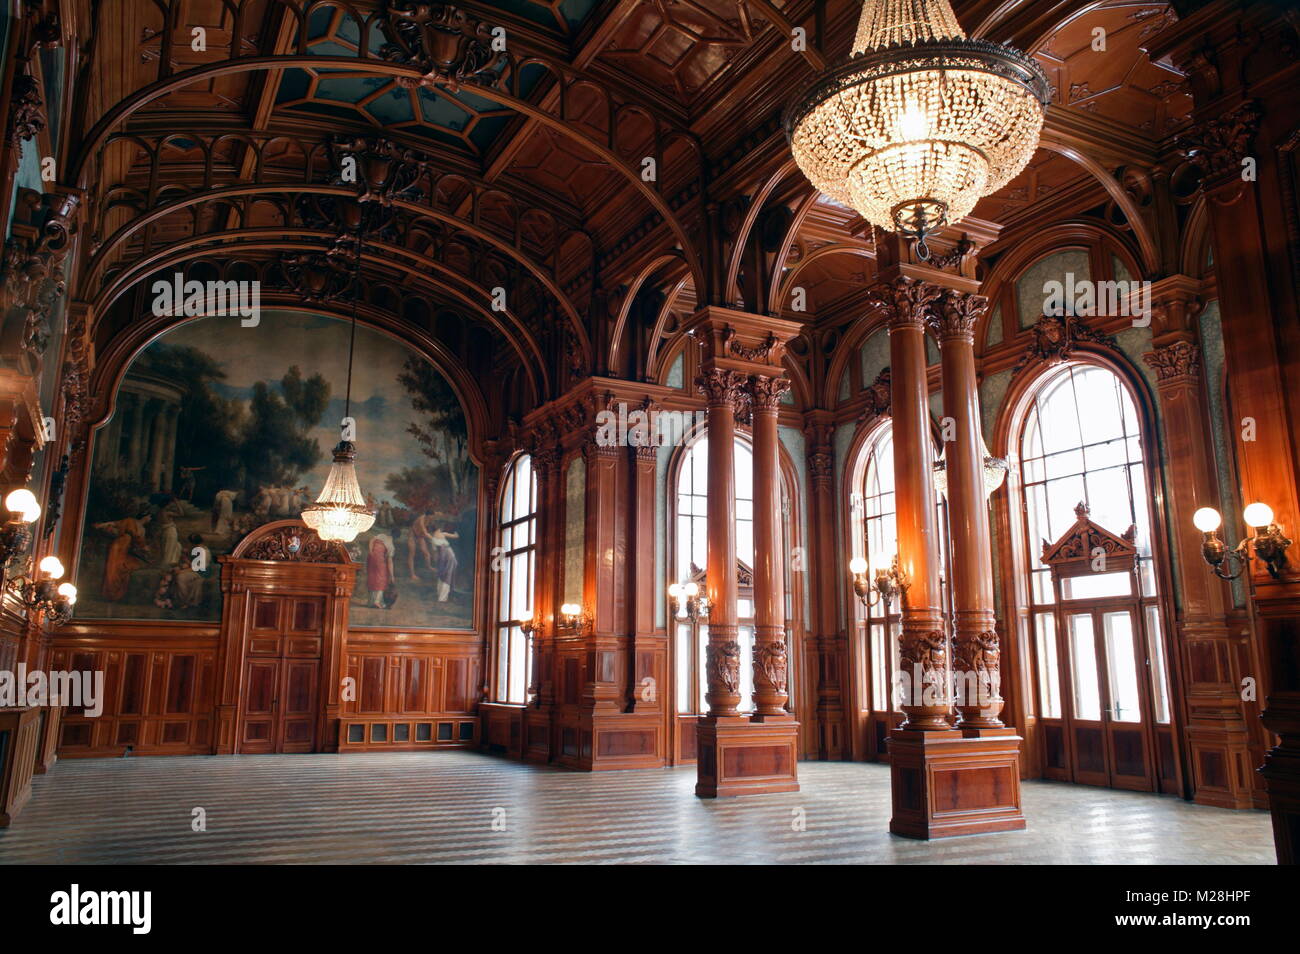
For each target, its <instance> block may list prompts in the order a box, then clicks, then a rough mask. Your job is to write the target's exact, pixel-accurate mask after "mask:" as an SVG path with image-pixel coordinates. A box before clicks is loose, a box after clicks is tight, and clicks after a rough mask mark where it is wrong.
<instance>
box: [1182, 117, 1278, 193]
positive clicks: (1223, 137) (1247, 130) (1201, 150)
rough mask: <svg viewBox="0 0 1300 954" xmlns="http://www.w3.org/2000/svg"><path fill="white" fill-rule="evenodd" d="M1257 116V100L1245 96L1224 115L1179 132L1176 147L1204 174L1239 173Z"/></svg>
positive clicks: (1216, 175) (1211, 175)
mask: <svg viewBox="0 0 1300 954" xmlns="http://www.w3.org/2000/svg"><path fill="white" fill-rule="evenodd" d="M1259 120H1260V111H1259V104H1258V103H1256V102H1255V101H1254V100H1247V101H1246V102H1244V103H1242V104H1241V105H1239V106H1238V107H1237V108H1236V109H1234V110H1232V112H1230V113H1228V114H1227V115H1225V116H1222V117H1220V118H1219V119H1211V120H1207V121H1206V122H1203V123H1201V124H1200V125H1197V126H1194V127H1193V128H1192V129H1191V131H1190V132H1188V133H1187V134H1186V135H1184V136H1180V137H1179V138H1178V140H1177V147H1178V151H1179V152H1180V153H1182V155H1183V157H1184V158H1185V159H1186V160H1187V161H1188V162H1190V163H1191V164H1192V165H1194V166H1195V167H1196V168H1197V169H1199V170H1200V172H1201V175H1202V176H1204V177H1206V178H1217V177H1219V176H1238V177H1240V175H1241V171H1242V165H1241V163H1242V160H1243V159H1245V158H1246V157H1247V156H1248V155H1249V154H1250V145H1251V140H1253V139H1254V138H1255V131H1256V130H1257V129H1258V128H1259Z"/></svg>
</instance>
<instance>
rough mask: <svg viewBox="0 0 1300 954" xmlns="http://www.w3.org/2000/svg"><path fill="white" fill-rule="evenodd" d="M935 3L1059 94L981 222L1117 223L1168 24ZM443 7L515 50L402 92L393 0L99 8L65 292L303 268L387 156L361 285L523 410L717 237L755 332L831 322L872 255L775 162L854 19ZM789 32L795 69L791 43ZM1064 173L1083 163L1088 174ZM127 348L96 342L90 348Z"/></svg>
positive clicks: (845, 5)
mask: <svg viewBox="0 0 1300 954" xmlns="http://www.w3.org/2000/svg"><path fill="white" fill-rule="evenodd" d="M82 2H83V3H84V4H86V5H87V6H88V5H89V0H82ZM424 6H425V7H427V8H439V9H440V8H442V7H443V6H444V5H442V4H426V5H424ZM955 6H956V9H957V11H958V14H959V16H961V17H962V18H963V22H965V24H966V27H967V29H968V30H970V31H976V30H980V31H983V33H984V35H987V36H990V37H991V38H994V39H1012V40H1014V41H1016V42H1018V43H1019V45H1021V46H1022V47H1024V48H1028V49H1030V51H1031V52H1032V53H1033V55H1034V56H1036V57H1037V59H1038V60H1039V62H1040V63H1041V64H1042V65H1043V67H1044V69H1045V70H1046V71H1047V73H1048V76H1049V78H1050V80H1051V83H1052V86H1053V90H1054V96H1053V104H1052V106H1051V109H1050V111H1049V123H1048V126H1049V130H1048V133H1046V134H1045V142H1044V148H1043V149H1041V150H1040V151H1039V152H1038V153H1037V154H1036V155H1035V157H1034V159H1033V161H1031V163H1030V164H1029V166H1028V167H1027V168H1026V169H1025V170H1024V172H1022V173H1021V174H1020V175H1019V176H1018V177H1017V178H1016V179H1014V180H1013V181H1012V182H1010V183H1009V184H1008V185H1007V186H1006V187H1005V188H1004V189H1002V190H1001V191H999V192H998V193H996V194H995V195H992V196H989V197H988V198H986V199H985V200H984V201H983V202H981V203H980V205H979V206H978V207H977V209H976V210H975V213H974V215H975V217H976V218H978V219H981V220H986V221H987V222H990V223H997V224H1000V225H1002V226H1003V227H1004V229H1009V230H1012V231H1014V230H1015V229H1016V228H1020V227H1028V224H1029V223H1031V222H1032V221H1033V217H1034V215H1035V210H1036V209H1039V208H1042V207H1044V206H1045V204H1051V205H1052V206H1053V207H1054V208H1057V209H1058V210H1061V209H1064V210H1066V211H1069V210H1073V211H1075V212H1078V213H1085V212H1088V210H1095V209H1097V208H1098V207H1101V206H1104V205H1106V204H1107V203H1108V202H1109V203H1111V204H1113V199H1114V197H1115V190H1116V189H1117V188H1119V187H1118V186H1117V185H1116V184H1115V183H1116V182H1117V181H1118V179H1117V178H1116V179H1115V181H1109V182H1108V181H1107V179H1108V177H1116V176H1118V175H1119V174H1121V173H1122V170H1123V168H1124V167H1126V166H1127V165H1130V164H1133V163H1136V162H1139V161H1141V162H1145V163H1148V164H1149V163H1151V162H1154V161H1157V160H1158V158H1159V156H1160V155H1161V154H1162V150H1166V149H1167V146H1168V143H1169V142H1170V141H1171V138H1172V137H1173V136H1174V135H1175V134H1176V133H1177V132H1178V131H1179V130H1180V129H1181V128H1182V127H1183V126H1184V124H1186V123H1187V121H1188V117H1189V112H1190V107H1191V101H1190V98H1189V96H1188V92H1187V89H1186V86H1185V85H1184V83H1183V82H1182V79H1181V77H1179V76H1178V75H1177V74H1176V73H1174V72H1172V71H1171V70H1169V69H1167V68H1165V67H1163V66H1160V65H1159V64H1155V63H1152V62H1151V61H1150V59H1149V58H1148V57H1147V55H1146V53H1145V52H1144V50H1143V47H1144V45H1146V43H1147V41H1148V40H1149V39H1150V37H1152V36H1153V35H1154V34H1155V33H1156V32H1158V31H1159V30H1160V29H1161V28H1162V27H1163V26H1164V25H1167V24H1168V23H1170V22H1172V20H1173V18H1174V14H1173V12H1172V9H1171V8H1170V6H1168V5H1167V4H1164V3H1159V2H1134V0H1104V2H1101V3H1080V4H1078V5H1077V8H1078V12H1074V13H1070V12H1066V13H1059V14H1053V15H1052V16H1048V17H1047V19H1046V20H1044V19H1043V16H1039V17H1037V18H1036V19H1035V18H1034V17H1030V16H1029V15H1028V13H1026V10H1029V9H1030V8H1037V7H1042V8H1043V10H1044V11H1046V10H1048V9H1049V8H1050V9H1052V10H1055V9H1056V7H1057V6H1060V5H1053V4H1050V3H1042V4H1032V3H1031V4H1015V5H1011V7H1010V8H1009V11H1002V8H1001V7H999V6H997V5H995V4H992V3H991V2H990V0H968V2H960V0H959V2H958V3H956V5H955ZM109 7H112V12H111V13H110V12H109V10H108V8H109ZM456 7H457V8H458V9H459V10H460V11H461V12H462V13H463V15H464V17H465V18H466V19H465V20H464V21H459V20H458V21H456V22H457V23H458V24H459V23H462V22H463V24H466V26H465V28H464V30H463V32H462V33H461V34H459V39H458V40H457V42H465V43H468V42H470V40H471V39H474V38H477V40H479V41H488V42H490V40H491V38H492V36H493V34H492V33H491V32H490V31H491V30H492V29H493V28H495V27H501V28H504V31H505V32H504V37H505V40H506V52H505V53H504V54H503V55H501V56H499V57H496V56H482V57H480V59H479V60H472V61H471V63H470V72H469V73H468V74H465V73H462V75H459V76H443V77H441V78H440V79H439V80H438V81H424V82H422V81H421V79H420V76H419V72H418V71H415V70H413V69H412V65H413V61H412V60H411V58H410V57H409V56H404V55H403V54H402V51H401V50H400V49H398V47H400V46H401V45H402V44H401V43H400V42H398V43H395V42H394V41H395V34H399V33H401V31H402V30H405V29H408V27H409V29H413V30H415V31H416V32H417V33H418V31H419V29H420V26H421V24H420V23H419V21H418V16H419V12H420V6H419V5H418V4H417V3H415V2H414V0H371V2H366V0H362V2H359V3H356V4H352V5H344V4H338V5H330V4H325V3H317V4H314V5H308V4H297V3H294V2H289V0H240V2H231V0H170V3H168V2H166V0H163V2H161V3H160V4H159V5H155V4H154V3H146V2H143V0H139V2H130V3H121V4H112V5H102V6H100V7H99V8H98V18H97V19H95V20H94V21H93V22H94V24H95V41H94V45H93V55H92V56H91V61H90V67H89V69H90V74H89V76H88V82H87V83H86V88H87V89H89V90H92V91H93V94H92V97H91V99H90V100H88V101H87V103H86V111H85V115H86V122H85V128H84V129H83V130H82V133H83V135H82V138H81V140H80V143H81V145H80V147H79V150H80V151H78V152H74V153H73V155H71V156H70V157H69V159H70V161H72V162H73V163H75V165H76V166H77V167H78V170H79V174H80V176H81V178H82V181H84V182H85V183H86V185H87V186H89V187H90V188H92V189H93V190H95V191H96V192H97V193H98V196H99V200H100V201H99V202H98V205H97V207H96V210H95V215H96V222H95V227H94V230H93V231H94V236H93V239H92V242H91V255H92V261H91V263H90V265H91V267H90V269H89V270H88V271H87V272H86V274H87V275H89V276H90V279H89V280H90V281H91V282H93V283H94V285H93V286H91V287H89V288H88V289H83V290H82V291H81V294H83V295H85V294H89V295H91V297H96V296H98V297H99V299H100V300H101V303H102V304H108V303H109V301H110V300H111V296H110V297H105V296H106V295H107V293H106V292H104V289H105V288H110V289H115V292H114V294H117V293H125V292H126V291H127V289H128V288H129V287H131V285H132V282H133V281H137V280H138V279H139V278H141V277H143V276H146V275H147V274H148V273H149V271H150V270H151V269H154V268H167V267H171V266H172V265H173V264H174V261H181V260H184V259H185V258H186V256H189V257H191V258H193V257H199V256H203V255H208V256H211V255H212V253H213V250H214V248H221V249H222V250H223V252H222V254H223V255H225V256H227V257H230V256H239V255H245V254H246V255H247V256H249V257H250V259H254V260H266V259H272V258H275V257H276V254H277V251H276V249H277V244H278V246H279V247H280V250H281V252H283V250H285V249H288V250H290V251H293V250H295V249H296V250H298V251H302V250H304V249H311V248H316V249H318V251H319V253H320V254H322V255H323V254H324V253H325V251H326V250H327V249H328V248H329V246H330V241H331V234H333V235H335V236H337V233H338V232H339V230H340V228H342V227H343V225H344V224H345V223H342V222H341V220H339V218H338V208H337V199H338V198H339V197H340V196H341V195H343V194H345V190H341V189H340V185H339V181H338V169H337V166H336V164H335V163H336V162H337V158H338V156H339V154H340V153H339V149H340V145H339V143H340V142H342V141H345V140H350V141H352V142H353V143H354V145H355V144H356V143H360V142H362V141H363V140H364V141H366V142H368V143H369V144H370V145H372V146H373V144H374V143H376V142H377V141H379V140H388V141H392V142H393V143H395V144H396V145H397V147H398V148H399V149H401V150H405V151H406V158H407V159H409V160H410V161H413V162H416V163H417V165H418V166H419V169H420V172H419V181H418V182H412V183H411V184H410V186H409V188H408V189H407V191H406V192H404V193H402V194H401V195H400V196H398V197H397V199H398V201H397V203H396V210H395V212H394V214H393V215H392V216H391V217H390V218H389V219H387V220H386V228H387V231H386V232H385V233H384V234H383V235H379V234H376V236H375V243H374V246H373V249H371V248H370V247H369V245H368V254H369V253H370V252H373V255H372V256H371V257H370V258H369V259H368V260H367V262H366V263H365V270H366V272H367V274H368V275H369V274H371V273H373V275H374V280H375V281H376V282H380V281H381V280H382V281H385V282H389V283H393V284H396V285H401V284H402V283H403V282H406V283H410V282H413V281H416V280H420V281H424V282H425V284H424V285H423V286H422V287H423V289H424V292H423V293H424V294H426V295H427V296H429V297H430V299H431V300H434V301H435V302H436V303H437V307H436V308H435V309H434V310H433V311H434V312H436V311H437V308H444V309H450V310H453V311H455V312H457V313H459V314H461V315H462V317H463V318H464V320H465V321H467V322H469V323H471V324H475V325H478V326H482V327H483V328H485V329H487V330H488V331H489V332H490V334H491V335H492V337H493V338H494V340H495V341H496V342H497V344H496V345H495V346H494V347H495V348H496V352H495V353H496V358H495V359H494V360H495V361H496V362H497V363H498V365H499V366H500V367H501V368H508V367H513V366H516V365H523V364H527V363H528V361H530V360H534V359H535V360H538V361H539V362H541V363H542V364H543V365H545V366H546V367H547V372H546V373H545V374H544V375H543V378H545V379H546V380H547V381H548V382H549V383H547V384H545V385H544V386H543V385H540V384H538V383H537V382H534V383H533V385H531V387H532V388H533V394H532V399H534V400H540V399H542V398H544V396H545V395H544V394H543V393H540V392H539V391H538V388H539V387H540V388H541V389H542V391H545V390H547V389H549V390H551V391H553V390H554V389H555V388H557V387H560V386H562V384H563V378H564V375H565V374H566V373H567V370H572V371H574V372H575V373H576V372H578V371H579V370H580V369H582V368H585V369H588V370H590V369H597V370H599V369H600V368H602V367H605V366H606V364H605V362H606V359H607V356H608V354H609V353H610V352H611V351H615V352H617V351H619V342H616V341H612V340H611V339H612V338H613V337H614V336H616V335H620V334H626V333H627V330H626V327H627V321H624V320H623V318H625V317H626V315H627V314H630V308H629V307H627V303H628V302H629V300H630V299H631V298H632V297H633V296H635V295H637V294H641V293H646V292H650V291H654V292H655V293H656V294H657V295H659V296H660V298H661V299H662V300H664V301H665V304H664V305H663V306H662V307H661V308H660V310H661V311H672V310H674V309H677V310H678V311H681V310H684V309H688V308H690V307H694V304H695V302H697V301H698V300H699V299H700V297H701V295H700V289H699V288H698V287H697V286H698V285H699V284H700V282H701V281H702V280H703V278H704V275H705V267H706V266H705V259H706V256H707V254H717V253H716V252H714V253H709V252H708V249H707V248H706V246H707V245H708V242H709V235H710V234H711V233H712V232H715V231H716V230H717V229H719V228H720V229H722V236H721V255H722V256H723V257H724V259H727V260H729V262H730V264H729V266H728V264H727V262H723V263H722V265H721V266H719V265H718V264H717V263H716V262H715V264H714V266H713V267H714V268H715V269H719V270H720V271H724V272H727V273H728V274H729V275H730V276H731V277H730V278H728V279H727V280H726V281H725V282H723V284H724V285H725V286H726V288H724V297H726V298H729V299H730V298H732V297H738V298H739V299H740V300H742V301H743V300H748V301H750V302H754V303H755V306H756V307H757V306H758V304H759V303H763V302H766V300H767V296H771V297H773V298H775V296H776V293H777V292H778V291H779V290H780V289H781V287H782V286H783V284H784V283H785V279H786V277H787V276H788V275H790V274H791V273H792V272H793V271H794V270H798V271H799V273H800V278H801V281H803V282H804V283H805V284H806V285H807V286H808V287H809V288H810V289H811V298H812V304H811V305H810V311H809V312H808V313H806V314H803V315H801V317H802V318H803V320H807V321H814V322H821V321H831V322H836V321H840V320H842V319H843V318H844V316H845V314H848V313H849V312H847V311H845V309H851V308H852V306H853V305H852V303H853V302H854V301H855V300H856V296H857V294H858V292H860V289H861V286H862V284H863V282H864V281H865V280H866V278H867V277H869V274H870V271H871V268H872V266H871V262H870V259H871V256H872V254H873V252H872V246H871V241H870V234H869V231H868V230H866V229H865V228H864V223H862V221H861V220H860V219H858V218H857V217H856V216H855V215H854V214H853V213H852V212H851V211H850V210H847V209H844V208H842V207H839V206H835V205H834V204H833V203H830V202H827V201H825V200H820V201H819V200H817V197H816V196H814V195H813V194H812V191H811V189H810V187H808V185H807V183H806V182H805V181H804V180H803V179H802V177H801V176H800V175H799V173H798V172H797V170H794V169H793V168H792V167H791V166H790V162H789V151H788V148H787V147H786V145H785V142H784V137H783V133H782V130H781V127H780V115H781V111H782V109H783V108H784V106H785V105H786V103H787V102H788V100H789V98H790V97H791V96H792V95H793V94H794V92H795V91H796V89H797V88H798V87H799V86H800V85H801V84H803V83H805V82H807V81H808V80H809V79H810V78H811V77H812V76H813V75H814V74H815V73H817V72H819V71H820V70H822V69H824V68H825V67H826V66H827V65H829V64H833V63H835V62H838V61H839V60H840V59H842V58H843V57H844V56H845V55H846V54H847V50H848V46H849V43H850V41H851V39H852V35H853V30H854V25H855V22H856V18H857V14H858V11H859V10H860V2H858V0H825V2H815V0H496V2H492V3H487V2H478V0H464V2H461V3H458V4H456ZM303 10H308V11H309V12H308V13H307V14H306V15H305V17H304V16H303V13H302V11H303ZM413 16H414V17H415V18H416V19H415V20H411V17H413ZM86 20H87V22H90V21H91V17H90V14H89V11H87V14H86ZM1048 21H1050V22H1048ZM411 23H415V24H416V25H415V26H413V27H411V26H410V24H411ZM480 23H481V24H482V26H481V27H480V26H479V24H480ZM1021 23H1025V24H1028V25H1027V26H1020V25H1019V24H1021ZM403 24H406V25H405V26H403ZM1044 24H1046V25H1044ZM425 26H427V24H425ZM795 26H800V27H803V28H804V29H805V30H806V31H807V34H808V36H809V42H808V44H807V49H803V50H797V49H794V48H793V47H792V44H791V41H790V37H791V31H792V29H793V28H794V27H795ZM196 27H200V28H202V30H203V37H202V42H198V41H197V40H196V33H195V28H196ZM459 28H460V27H457V29H459ZM999 29H1003V30H1004V32H1006V33H1009V34H1011V35H1009V36H999V34H998V31H999ZM476 30H477V31H480V32H476ZM1098 31H1101V32H1102V34H1103V35H1104V37H1105V49H1104V50H1099V49H1097V48H1096V46H1097V44H1096V37H1097V35H1098ZM404 35H405V36H406V37H407V39H408V40H409V39H410V37H411V36H412V35H413V34H410V33H407V34H404ZM363 36H364V37H365V41H364V42H363V41H362V37H363ZM424 37H425V40H426V41H429V42H430V43H431V42H432V40H431V39H430V38H431V37H432V34H427V33H426V34H425V35H424ZM426 52H427V50H426ZM462 52H463V51H462ZM453 58H454V57H453ZM428 65H429V64H428V63H427V62H426V63H424V66H428ZM461 65H462V67H463V66H464V63H463V62H462V64H461ZM421 68H423V67H421ZM475 71H477V72H475ZM1049 140H1050V141H1049ZM358 148H359V147H358ZM358 154H360V153H358ZM1085 155H1086V156H1091V157H1093V159H1094V160H1095V161H1093V162H1092V163H1091V165H1089V164H1086V163H1081V162H1080V156H1085ZM331 202H333V203H334V204H333V205H331ZM710 208H716V209H718V210H719V212H718V213H716V218H715V219H714V220H710V218H709V216H710V215H714V214H715V213H711V212H710V211H709V209H710ZM306 210H311V212H310V214H308V211H306ZM710 221H712V222H713V224H711V225H710V224H708V223H709V222H710ZM760 226H761V228H762V229H763V230H764V234H763V235H762V236H761V237H759V236H758V233H757V232H756V231H755V229H756V228H758V227H760ZM781 229H785V230H786V231H785V233H784V234H783V233H781ZM331 230H332V232H331ZM728 230H730V231H728ZM747 244H748V245H752V246H754V250H753V254H752V255H751V254H749V253H748V252H746V251H745V249H746V246H747ZM492 276H497V278H496V279H493V280H499V281H507V282H509V283H510V284H511V286H512V287H516V285H517V287H519V288H520V289H521V291H520V294H518V295H517V296H515V297H514V300H513V301H512V302H511V314H509V315H508V316H506V317H504V318H503V317H501V316H494V315H493V314H492V313H491V311H490V309H489V307H488V303H487V296H488V292H489V289H488V288H485V287H483V282H485V281H488V280H489V279H490V278H491V277H492ZM114 283H116V284H114ZM733 288H734V290H733ZM758 289H763V290H764V291H763V292H762V296H763V297H760V293H759V291H758ZM674 296H676V297H674ZM768 307H769V308H770V307H773V306H772V305H771V304H769V305H768ZM781 307H783V306H781ZM431 314H432V312H431ZM661 317H662V316H661ZM429 320H430V321H431V322H432V321H433V319H432V318H430V319H429ZM628 320H629V321H630V319H628ZM646 320H647V321H650V322H652V323H653V321H654V320H655V319H654V317H653V315H652V316H651V317H649V318H647V319H646ZM121 323H122V322H121V320H117V321H108V322H106V324H105V325H104V334H105V335H111V334H112V333H114V332H115V330H116V329H117V328H118V327H119V326H120V325H121ZM659 324H660V326H661V327H665V326H666V325H665V323H664V322H663V321H660V322H659ZM575 354H576V355H577V356H578V360H576V361H574V360H571V359H572V356H573V355H575ZM570 366H571V367H570Z"/></svg>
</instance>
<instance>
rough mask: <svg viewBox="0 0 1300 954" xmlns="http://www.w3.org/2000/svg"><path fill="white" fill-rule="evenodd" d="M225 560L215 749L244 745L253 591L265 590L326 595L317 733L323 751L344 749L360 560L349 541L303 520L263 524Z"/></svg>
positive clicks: (222, 751) (220, 751) (224, 752)
mask: <svg viewBox="0 0 1300 954" xmlns="http://www.w3.org/2000/svg"><path fill="white" fill-rule="evenodd" d="M218 562H219V563H220V564H221V593H222V605H221V632H220V637H219V654H220V655H219V659H218V663H217V674H218V675H217V679H218V682H217V692H216V695H217V720H216V723H217V724H216V731H215V732H214V733H213V740H212V754H213V755H233V754H236V753H238V751H239V725H240V719H241V716H242V713H241V712H240V706H241V705H242V703H241V700H242V698H243V680H244V657H245V655H246V653H247V651H248V630H249V627H250V624H251V612H252V601H251V600H250V596H251V595H253V594H257V593H271V594H275V595H277V596H292V595H303V596H319V597H323V598H324V601H325V609H324V613H323V615H322V635H323V640H322V646H321V679H320V706H319V710H318V711H319V716H318V719H317V726H316V739H317V748H318V750H319V751H322V752H334V751H337V750H338V733H339V702H340V700H339V690H340V681H339V680H340V676H339V673H340V666H341V664H342V659H343V653H344V650H345V643H346V640H347V632H348V604H349V603H350V601H351V599H352V590H353V588H354V587H355V585H356V575H357V570H358V569H359V565H358V564H356V563H354V562H353V561H352V558H351V557H350V556H349V555H348V552H347V549H346V548H345V547H344V546H343V545H342V544H339V543H333V542H326V541H324V540H322V539H320V537H318V536H317V535H316V531H314V530H312V529H311V528H310V527H308V526H307V525H306V524H305V523H303V522H302V521H301V520H277V521H275V522H273V523H268V524H265V525H264V526H261V527H258V528H257V529H256V530H254V531H253V532H252V533H250V534H248V536H246V537H244V539H243V540H241V541H240V542H239V544H238V545H237V546H236V547H235V549H234V551H233V552H232V553H231V554H230V555H229V556H223V557H218Z"/></svg>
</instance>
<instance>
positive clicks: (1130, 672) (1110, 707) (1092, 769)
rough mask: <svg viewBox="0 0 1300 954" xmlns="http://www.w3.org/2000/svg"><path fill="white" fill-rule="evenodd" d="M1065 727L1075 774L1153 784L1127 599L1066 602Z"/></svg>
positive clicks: (1138, 633)
mask: <svg viewBox="0 0 1300 954" xmlns="http://www.w3.org/2000/svg"><path fill="white" fill-rule="evenodd" d="M1061 615H1062V616H1063V617H1064V619H1063V622H1064V627H1063V630H1064V632H1063V634H1062V636H1063V640H1064V643H1065V645H1064V646H1062V647H1061V655H1062V657H1063V659H1064V661H1065V666H1064V667H1063V668H1064V670H1065V671H1064V673H1063V676H1064V678H1065V684H1066V687H1067V691H1066V693H1065V720H1064V721H1065V730H1066V732H1067V734H1068V737H1069V742H1068V746H1067V749H1068V751H1069V760H1070V768H1071V772H1072V775H1073V777H1074V778H1073V780H1074V781H1076V782H1083V783H1085V784H1089V785H1107V786H1111V787H1113V788H1129V789H1136V790H1139V791H1153V790H1154V789H1155V788H1156V778H1155V770H1154V765H1153V756H1152V737H1153V735H1152V711H1151V698H1150V695H1151V694H1150V691H1149V678H1148V672H1147V669H1148V667H1147V653H1146V650H1145V646H1144V640H1143V635H1142V625H1141V619H1140V617H1139V616H1138V613H1137V612H1136V608H1135V607H1133V606H1132V604H1111V605H1109V606H1108V605H1105V604H1102V605H1097V606H1091V607H1078V608H1074V607H1070V606H1069V605H1068V604H1066V605H1065V606H1064V607H1063V608H1062V610H1061Z"/></svg>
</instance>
